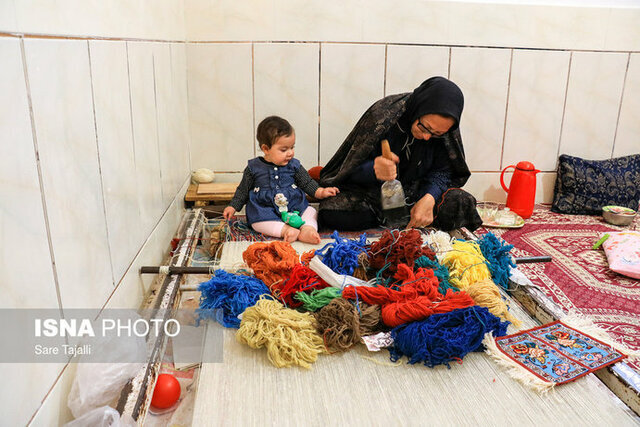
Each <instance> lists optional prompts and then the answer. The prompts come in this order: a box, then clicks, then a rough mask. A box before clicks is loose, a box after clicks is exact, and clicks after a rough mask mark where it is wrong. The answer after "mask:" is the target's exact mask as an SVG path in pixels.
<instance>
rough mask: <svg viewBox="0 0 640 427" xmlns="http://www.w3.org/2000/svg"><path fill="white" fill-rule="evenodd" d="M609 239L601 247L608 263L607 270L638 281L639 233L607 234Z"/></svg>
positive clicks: (639, 258) (639, 268)
mask: <svg viewBox="0 0 640 427" xmlns="http://www.w3.org/2000/svg"><path fill="white" fill-rule="evenodd" d="M607 234H609V237H608V238H607V240H605V241H604V243H603V244H602V247H603V248H604V252H605V254H606V255H607V261H609V268H610V269H611V270H612V271H615V272H616V273H620V274H624V275H625V276H629V277H633V278H634V279H640V232H639V231H621V232H618V233H612V232H607Z"/></svg>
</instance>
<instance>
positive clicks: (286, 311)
mask: <svg viewBox="0 0 640 427" xmlns="http://www.w3.org/2000/svg"><path fill="white" fill-rule="evenodd" d="M236 340H237V341H238V342H240V343H243V344H247V345H248V346H249V347H251V348H262V347H266V349H267V356H268V358H269V361H270V362H271V363H272V364H273V365H275V366H277V367H278V368H282V367H288V366H294V365H299V366H302V367H303V368H306V369H310V368H311V364H312V363H314V362H315V361H316V360H317V359H318V355H319V354H320V353H322V352H324V351H325V347H324V343H323V341H322V337H321V336H320V335H318V332H317V328H316V320H315V318H314V317H313V316H312V315H311V314H309V313H299V312H297V311H296V310H292V309H290V308H286V307H285V306H283V305H282V304H281V303H280V302H278V301H272V300H268V299H264V298H263V299H260V300H259V301H258V302H257V303H256V305H254V306H253V307H249V308H247V309H246V310H245V312H244V313H243V315H242V322H241V323H240V328H239V329H238V332H236Z"/></svg>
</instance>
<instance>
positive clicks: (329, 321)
mask: <svg viewBox="0 0 640 427" xmlns="http://www.w3.org/2000/svg"><path fill="white" fill-rule="evenodd" d="M359 304H360V305H359V308H360V312H358V308H357V307H356V306H355V305H354V304H353V303H352V302H351V301H348V300H346V299H344V298H335V299H333V300H332V301H331V302H330V303H329V304H328V305H326V306H324V307H323V308H322V309H320V310H319V311H318V312H316V313H315V314H314V316H315V318H316V322H317V328H318V332H319V333H320V335H322V337H323V339H324V344H325V346H326V347H327V350H329V351H332V352H337V351H346V350H348V349H349V348H351V347H352V346H353V345H355V344H357V343H359V342H360V339H361V338H362V336H363V335H371V334H372V333H374V332H377V331H378V329H379V327H380V325H381V317H380V306H378V305H369V304H367V303H364V302H360V303H359Z"/></svg>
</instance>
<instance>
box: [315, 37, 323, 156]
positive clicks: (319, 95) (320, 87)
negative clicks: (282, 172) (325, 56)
mask: <svg viewBox="0 0 640 427" xmlns="http://www.w3.org/2000/svg"><path fill="white" fill-rule="evenodd" d="M321 105H322V43H318V150H317V158H318V162H317V163H316V164H317V165H320V117H321V111H322V110H321V108H320V106H321Z"/></svg>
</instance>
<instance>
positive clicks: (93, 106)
mask: <svg viewBox="0 0 640 427" xmlns="http://www.w3.org/2000/svg"><path fill="white" fill-rule="evenodd" d="M87 57H88V59H89V86H90V87H91V109H92V111H93V130H94V132H95V135H96V156H97V159H98V176H99V177H100V191H101V193H102V212H104V228H105V232H106V234H107V246H108V247H109V264H110V265H111V284H112V285H113V286H115V283H116V279H115V272H114V270H115V269H114V265H113V256H112V255H111V252H112V251H113V249H114V248H112V247H111V239H110V238H109V220H108V218H109V216H108V215H107V201H106V195H105V192H104V181H103V179H102V163H101V162H100V141H99V138H98V121H97V120H96V97H95V93H94V90H93V67H92V66H91V47H90V46H89V40H87Z"/></svg>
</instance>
